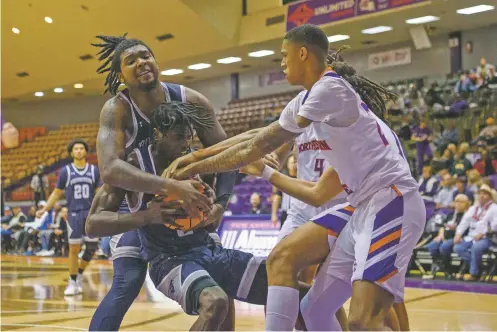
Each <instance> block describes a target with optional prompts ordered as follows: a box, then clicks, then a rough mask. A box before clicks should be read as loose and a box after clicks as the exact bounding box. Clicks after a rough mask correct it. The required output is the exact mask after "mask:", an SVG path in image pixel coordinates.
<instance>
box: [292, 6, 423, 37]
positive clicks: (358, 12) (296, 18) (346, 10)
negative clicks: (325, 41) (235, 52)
mask: <svg viewBox="0 0 497 332" xmlns="http://www.w3.org/2000/svg"><path fill="white" fill-rule="evenodd" d="M425 1H428V0H307V1H303V2H299V3H295V4H291V5H289V6H288V10H287V15H286V18H287V19H286V30H287V31H288V30H290V29H293V28H295V27H297V26H299V25H302V24H306V23H309V24H314V25H325V24H329V23H333V22H337V21H341V20H345V19H348V18H352V17H356V16H362V15H369V14H374V13H378V12H382V11H385V10H389V9H394V8H399V7H403V6H408V5H412V4H415V3H420V2H425Z"/></svg>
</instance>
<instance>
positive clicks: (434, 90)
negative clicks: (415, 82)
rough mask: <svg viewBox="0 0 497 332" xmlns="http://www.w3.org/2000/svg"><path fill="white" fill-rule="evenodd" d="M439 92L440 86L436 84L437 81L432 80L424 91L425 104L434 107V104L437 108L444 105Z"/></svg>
mask: <svg viewBox="0 0 497 332" xmlns="http://www.w3.org/2000/svg"><path fill="white" fill-rule="evenodd" d="M440 92H441V90H440V87H439V86H438V83H437V82H433V83H432V84H431V86H430V88H429V89H428V91H426V95H425V101H426V105H428V106H430V107H435V105H439V108H440V107H441V106H445V101H444V100H443V98H442V96H441V93H440Z"/></svg>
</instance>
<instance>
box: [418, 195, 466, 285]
mask: <svg viewBox="0 0 497 332" xmlns="http://www.w3.org/2000/svg"><path fill="white" fill-rule="evenodd" d="M453 205H454V207H455V210H454V211H452V212H450V213H449V214H447V215H446V216H442V225H440V226H441V227H440V229H439V232H438V235H437V236H436V237H435V238H434V239H433V240H432V241H431V242H430V244H428V246H427V248H428V251H429V252H430V254H431V257H432V259H433V263H432V269H431V271H432V273H431V274H432V275H431V276H432V277H435V275H436V273H437V272H438V271H440V270H441V271H442V272H444V273H445V278H446V279H452V273H451V266H452V264H451V256H450V255H451V253H452V247H453V246H454V236H455V231H456V228H457V226H458V225H459V223H460V222H461V220H462V218H463V216H464V213H465V212H466V211H467V210H468V208H469V206H470V202H469V199H468V196H466V195H464V194H457V196H456V197H455V199H454V201H453Z"/></svg>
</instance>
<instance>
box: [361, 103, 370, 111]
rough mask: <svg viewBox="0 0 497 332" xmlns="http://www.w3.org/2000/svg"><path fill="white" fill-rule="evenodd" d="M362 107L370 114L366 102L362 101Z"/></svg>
mask: <svg viewBox="0 0 497 332" xmlns="http://www.w3.org/2000/svg"><path fill="white" fill-rule="evenodd" d="M361 107H362V108H363V109H364V110H365V111H366V112H369V107H368V105H366V103H365V102H363V101H361Z"/></svg>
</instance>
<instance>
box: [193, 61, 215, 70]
mask: <svg viewBox="0 0 497 332" xmlns="http://www.w3.org/2000/svg"><path fill="white" fill-rule="evenodd" d="M209 67H211V65H210V64H208V63H196V64H194V65H190V66H188V69H192V70H200V69H206V68H209Z"/></svg>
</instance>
